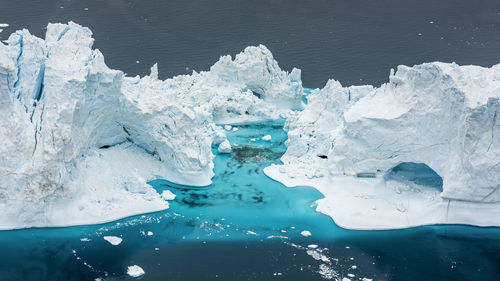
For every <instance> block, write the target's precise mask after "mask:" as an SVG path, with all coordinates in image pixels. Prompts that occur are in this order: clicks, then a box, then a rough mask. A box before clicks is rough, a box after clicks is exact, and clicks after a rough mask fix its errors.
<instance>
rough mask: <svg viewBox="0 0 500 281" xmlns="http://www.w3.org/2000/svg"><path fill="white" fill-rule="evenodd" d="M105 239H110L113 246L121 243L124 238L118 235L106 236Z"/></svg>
mask: <svg viewBox="0 0 500 281" xmlns="http://www.w3.org/2000/svg"><path fill="white" fill-rule="evenodd" d="M103 239H104V240H106V241H108V242H109V243H110V244H111V245H113V246H117V245H120V243H121V242H122V241H123V239H122V238H120V237H118V236H104V237H103Z"/></svg>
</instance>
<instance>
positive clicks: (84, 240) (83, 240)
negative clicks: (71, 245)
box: [80, 237, 92, 242]
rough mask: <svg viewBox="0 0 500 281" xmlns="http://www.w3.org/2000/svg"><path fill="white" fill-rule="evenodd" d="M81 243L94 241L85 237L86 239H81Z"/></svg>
mask: <svg viewBox="0 0 500 281" xmlns="http://www.w3.org/2000/svg"><path fill="white" fill-rule="evenodd" d="M80 241H82V242H89V241H92V239H90V238H87V237H84V238H80Z"/></svg>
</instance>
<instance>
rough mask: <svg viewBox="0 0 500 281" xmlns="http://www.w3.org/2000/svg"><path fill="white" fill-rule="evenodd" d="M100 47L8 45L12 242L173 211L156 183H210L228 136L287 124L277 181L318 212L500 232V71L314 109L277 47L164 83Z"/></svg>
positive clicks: (75, 32) (6, 171) (70, 30)
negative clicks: (43, 231)
mask: <svg viewBox="0 0 500 281" xmlns="http://www.w3.org/2000/svg"><path fill="white" fill-rule="evenodd" d="M92 45H93V39H92V33H91V31H90V30H89V29H87V28H84V27H81V26H79V25H77V24H75V23H72V22H70V23H69V24H49V25H48V27H47V33H46V36H45V39H40V38H37V37H35V36H33V35H31V34H30V33H29V32H28V31H27V30H22V31H17V32H16V33H14V34H12V35H11V36H10V37H9V39H8V41H7V45H5V44H3V43H0V112H1V113H2V114H3V116H4V118H2V119H0V214H1V215H0V218H1V219H0V229H15V228H24V227H35V226H67V225H76V224H89V223H100V222H106V221H110V220H115V219H118V218H122V217H125V216H130V215H135V214H139V213H145V212H152V211H158V210H163V209H166V208H168V202H167V201H165V200H166V199H171V198H174V197H175V196H174V195H173V194H172V196H170V195H168V194H167V195H168V196H167V195H164V196H162V195H160V194H158V193H157V192H156V191H155V190H154V189H153V188H152V187H151V186H150V185H148V184H147V182H148V181H150V180H153V179H157V178H163V179H166V180H169V181H172V182H175V183H179V184H185V185H193V186H203V185H208V184H210V183H211V178H212V176H213V175H214V173H213V161H212V160H213V158H214V155H213V153H212V151H218V153H231V151H232V148H231V144H230V143H229V141H228V140H227V138H226V136H225V133H224V130H223V129H222V126H221V125H226V127H227V128H230V126H229V125H228V124H230V123H239V122H249V121H265V120H273V119H277V118H280V117H285V118H287V121H286V125H285V129H286V130H287V132H288V140H287V143H286V144H287V151H286V153H285V155H283V157H282V161H283V165H273V166H270V167H267V168H266V169H265V172H266V174H267V175H269V176H270V177H272V178H274V179H276V180H279V181H281V182H283V183H284V184H285V185H287V186H296V185H310V186H314V187H315V188H317V189H318V190H320V191H321V192H322V193H323V194H324V195H325V198H323V199H321V200H319V201H318V202H317V203H318V207H317V210H318V211H320V212H323V213H325V214H327V215H329V216H331V217H332V218H333V219H334V220H335V221H336V223H337V224H339V225H341V226H343V227H346V228H354V229H390V228H404V227H411V226H417V225H424V224H440V223H463V224H473V225H480V226H500V120H499V118H498V114H499V108H500V102H499V98H500V65H496V66H493V67H491V68H483V67H478V66H458V65H456V64H446V63H428V64H422V65H417V66H414V67H406V66H399V67H398V69H397V71H396V72H395V73H394V72H391V75H390V77H389V82H388V83H386V84H384V85H382V86H380V87H373V86H351V87H343V86H342V85H341V84H340V83H339V82H337V81H335V80H330V81H329V82H328V83H327V85H326V86H325V87H324V88H323V89H316V90H313V91H312V92H311V94H309V95H308V97H307V105H306V106H305V108H303V107H304V104H303V102H302V96H303V93H304V91H303V88H302V83H301V79H300V70H298V69H293V70H292V71H291V73H287V72H285V71H282V70H281V69H280V67H279V66H278V64H277V62H276V61H275V60H274V59H273V57H272V54H271V53H270V52H269V50H268V49H267V48H266V47H264V46H258V47H248V48H246V49H245V50H244V51H243V52H242V53H240V54H238V55H236V57H235V58H234V59H233V58H232V57H230V56H224V57H221V58H220V60H219V61H218V62H216V63H215V64H214V65H213V66H212V67H211V68H210V70H209V71H205V72H193V73H192V74H191V75H181V76H176V77H174V78H171V79H167V80H164V81H162V80H159V79H158V66H157V65H156V64H155V65H154V66H153V67H152V68H151V74H150V75H148V76H145V77H142V78H141V77H127V76H126V75H125V74H124V73H123V72H121V71H118V70H112V69H110V68H108V67H107V66H106V64H105V62H104V57H103V55H102V54H101V53H100V52H99V50H96V49H93V48H92ZM302 109H303V110H302ZM295 110H297V111H295ZM300 110H302V111H300ZM269 139H270V136H265V137H264V138H263V140H269Z"/></svg>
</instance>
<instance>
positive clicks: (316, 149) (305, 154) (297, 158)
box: [265, 62, 500, 229]
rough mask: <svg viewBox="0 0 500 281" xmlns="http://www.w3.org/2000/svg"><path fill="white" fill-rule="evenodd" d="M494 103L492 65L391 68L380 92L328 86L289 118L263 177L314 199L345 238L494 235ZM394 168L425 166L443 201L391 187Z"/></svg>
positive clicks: (495, 70)
mask: <svg viewBox="0 0 500 281" xmlns="http://www.w3.org/2000/svg"><path fill="white" fill-rule="evenodd" d="M499 98H500V65H495V66H493V67H491V68H483V67H478V66H458V65H456V64H446V63H439V62H436V63H427V64H422V65H417V66H414V67H407V66H399V67H398V70H397V72H396V73H393V72H391V75H390V78H389V83H387V84H384V85H382V86H381V87H379V88H374V87H372V86H354V87H342V85H340V83H339V82H337V81H334V80H331V81H329V82H328V83H327V85H326V86H325V88H323V89H322V90H315V91H313V92H312V93H311V95H310V96H309V97H308V104H307V107H306V108H305V110H304V111H302V112H300V113H297V114H295V115H294V116H291V117H290V118H288V120H287V124H286V129H287V130H288V136H289V140H288V141H287V146H288V148H287V152H286V153H285V155H284V156H283V157H282V161H283V163H284V165H283V166H271V167H268V168H266V169H265V172H266V174H267V175H269V176H270V177H272V178H274V179H276V180H279V181H281V182H283V183H284V184H285V185H288V186H295V185H311V186H314V187H316V188H317V189H319V190H320V191H321V192H322V193H323V194H324V195H325V199H322V200H319V201H318V210H319V211H321V212H324V213H326V214H328V215H330V216H331V217H332V218H333V219H334V220H335V221H336V223H337V224H339V225H341V226H343V227H346V228H355V229H390V228H403V227H410V226H417V225H423V224H438V223H443V224H444V223H453V224H473V225H480V226H493V225H494V226H500V216H499V215H500V203H499V201H500V160H499V159H500V119H499V118H497V116H498V114H499V109H500V102H499ZM401 163H423V164H425V165H427V166H428V167H429V168H430V169H432V170H433V171H435V172H436V173H437V174H438V175H439V176H440V177H441V178H442V192H441V191H440V190H439V189H437V188H435V187H429V186H426V185H422V184H421V183H417V182H413V181H411V180H405V179H404V178H399V179H397V178H390V177H389V175H390V171H391V169H392V168H394V167H396V166H398V165H399V164H401ZM365 177H368V178H365Z"/></svg>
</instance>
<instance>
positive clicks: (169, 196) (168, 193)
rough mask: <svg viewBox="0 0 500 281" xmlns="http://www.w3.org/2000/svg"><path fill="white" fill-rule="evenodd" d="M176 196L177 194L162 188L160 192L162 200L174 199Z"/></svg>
mask: <svg viewBox="0 0 500 281" xmlns="http://www.w3.org/2000/svg"><path fill="white" fill-rule="evenodd" d="M176 196H177V195H175V194H174V193H173V192H172V191H170V190H163V192H162V193H161V198H163V199H164V200H174V199H175V197H176Z"/></svg>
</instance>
